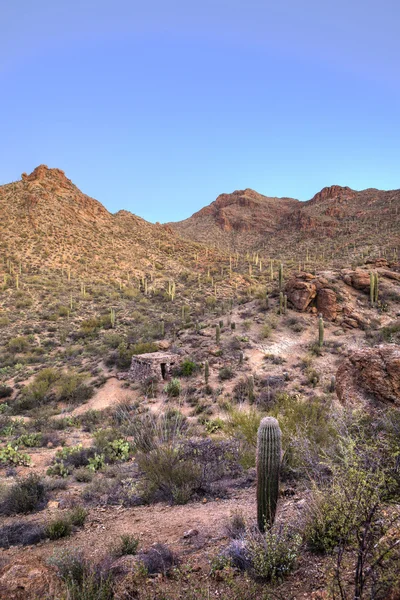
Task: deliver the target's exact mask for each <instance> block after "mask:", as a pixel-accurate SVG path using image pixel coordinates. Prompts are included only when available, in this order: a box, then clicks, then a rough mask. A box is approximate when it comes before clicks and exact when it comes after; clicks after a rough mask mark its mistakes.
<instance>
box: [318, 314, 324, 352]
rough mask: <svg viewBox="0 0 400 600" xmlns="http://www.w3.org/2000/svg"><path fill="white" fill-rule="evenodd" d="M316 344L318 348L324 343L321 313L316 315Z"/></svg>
mask: <svg viewBox="0 0 400 600" xmlns="http://www.w3.org/2000/svg"><path fill="white" fill-rule="evenodd" d="M318 345H319V347H320V348H322V346H323V345H324V320H323V318H322V315H319V317H318Z"/></svg>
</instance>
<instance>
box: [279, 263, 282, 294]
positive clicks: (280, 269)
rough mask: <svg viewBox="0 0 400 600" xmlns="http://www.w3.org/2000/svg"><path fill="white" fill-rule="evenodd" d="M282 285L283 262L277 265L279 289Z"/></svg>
mask: <svg viewBox="0 0 400 600" xmlns="http://www.w3.org/2000/svg"><path fill="white" fill-rule="evenodd" d="M282 287H283V264H282V263H281V264H280V265H279V289H280V290H281V289H282Z"/></svg>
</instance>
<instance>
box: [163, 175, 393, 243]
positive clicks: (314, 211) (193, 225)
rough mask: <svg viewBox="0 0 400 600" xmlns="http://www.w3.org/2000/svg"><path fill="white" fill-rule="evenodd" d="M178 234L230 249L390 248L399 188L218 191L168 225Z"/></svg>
mask: <svg viewBox="0 0 400 600" xmlns="http://www.w3.org/2000/svg"><path fill="white" fill-rule="evenodd" d="M169 225H170V226H171V228H172V229H174V230H175V231H176V232H177V233H179V235H181V236H182V237H184V238H187V239H191V240H196V241H198V242H202V243H207V244H210V245H216V246H217V247H218V246H220V247H230V248H231V249H233V250H243V249H253V250H255V249H257V250H258V249H259V248H267V247H269V249H270V252H271V253H273V248H277V247H278V246H279V247H280V248H281V250H280V251H281V252H283V253H286V254H287V250H289V248H290V246H293V245H294V244H296V245H297V246H299V245H300V246H301V247H302V246H305V247H309V248H310V249H312V248H314V249H315V246H316V245H317V246H320V247H321V246H326V248H325V251H327V252H328V253H329V252H330V253H332V254H334V253H335V252H338V253H340V252H343V247H347V246H349V244H352V245H353V246H354V245H355V246H357V247H359V249H360V252H362V253H365V254H368V253H369V252H370V250H371V247H373V246H376V250H377V252H378V253H379V249H380V248H381V249H382V251H383V249H384V248H385V251H390V249H393V248H395V247H397V246H398V245H399V242H400V190H393V191H381V190H376V189H367V190H363V191H361V192H357V191H355V190H352V189H350V188H349V187H340V186H337V185H334V186H331V187H326V188H324V189H322V190H321V191H320V192H318V193H317V194H316V195H315V196H314V197H313V198H312V199H311V200H308V201H306V202H300V201H299V200H295V199H293V198H269V197H267V196H263V195H261V194H259V193H257V192H255V191H254V190H251V189H246V190H238V191H235V192H233V193H232V194H221V195H220V196H218V198H217V199H216V200H215V201H214V202H212V203H211V204H210V205H209V206H206V207H205V208H202V209H201V210H200V211H198V212H196V213H195V214H194V215H192V216H191V217H190V218H188V219H185V220H184V221H179V222H177V223H170V224H169Z"/></svg>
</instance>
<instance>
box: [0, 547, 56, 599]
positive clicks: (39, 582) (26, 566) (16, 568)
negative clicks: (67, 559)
mask: <svg viewBox="0 0 400 600" xmlns="http://www.w3.org/2000/svg"><path fill="white" fill-rule="evenodd" d="M59 592H60V581H59V579H58V577H57V576H56V574H55V572H54V570H53V569H52V568H50V567H48V566H46V565H44V564H43V563H41V562H39V561H37V560H35V561H34V560H32V561H28V560H27V559H26V557H24V559H23V560H22V559H21V560H19V559H15V560H13V562H12V563H8V564H6V565H5V566H3V567H2V568H1V569H0V598H4V599H5V598H7V600H36V599H37V598H43V599H45V598H56V597H58V594H59Z"/></svg>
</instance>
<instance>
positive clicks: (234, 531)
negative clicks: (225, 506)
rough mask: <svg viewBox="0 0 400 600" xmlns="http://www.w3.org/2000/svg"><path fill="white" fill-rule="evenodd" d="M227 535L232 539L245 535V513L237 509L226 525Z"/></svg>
mask: <svg viewBox="0 0 400 600" xmlns="http://www.w3.org/2000/svg"><path fill="white" fill-rule="evenodd" d="M225 532H226V535H227V536H228V537H229V538H231V539H232V540H237V539H239V538H241V537H243V535H244V533H245V532H246V522H245V520H244V516H243V513H242V512H240V511H235V512H234V513H233V515H232V516H231V517H230V519H229V521H228V523H227V524H226V526H225Z"/></svg>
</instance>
